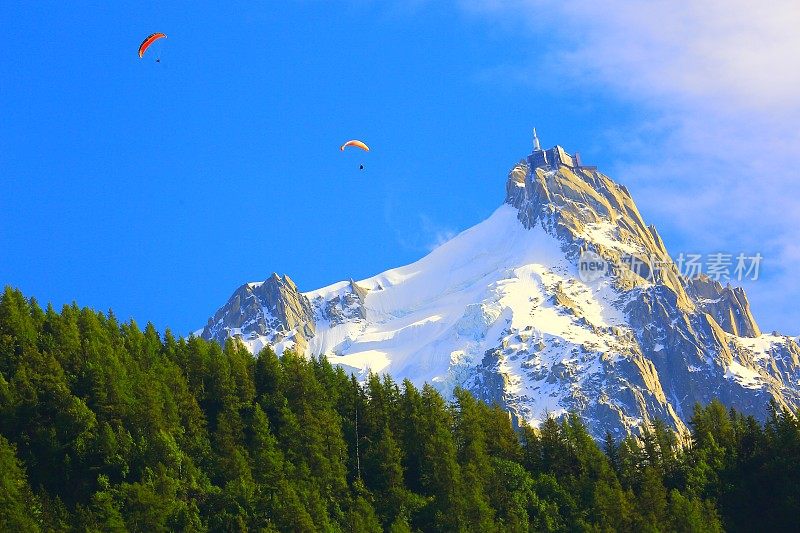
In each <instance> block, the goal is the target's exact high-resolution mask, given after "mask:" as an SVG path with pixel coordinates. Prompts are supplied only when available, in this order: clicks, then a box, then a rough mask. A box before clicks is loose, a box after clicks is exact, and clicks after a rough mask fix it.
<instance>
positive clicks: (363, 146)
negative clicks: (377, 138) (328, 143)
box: [339, 139, 369, 170]
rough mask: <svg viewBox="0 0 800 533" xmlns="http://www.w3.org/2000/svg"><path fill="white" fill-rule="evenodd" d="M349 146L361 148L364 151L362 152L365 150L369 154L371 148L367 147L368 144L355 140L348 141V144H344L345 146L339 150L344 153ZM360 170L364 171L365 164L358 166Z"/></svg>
mask: <svg viewBox="0 0 800 533" xmlns="http://www.w3.org/2000/svg"><path fill="white" fill-rule="evenodd" d="M348 146H353V147H355V148H361V149H362V150H364V151H365V152H369V146H367V145H366V144H364V143H363V142H361V141H359V140H356V139H353V140H352V141H347V142H346V143H344V144H343V145H342V146H341V147H340V148H339V150H341V151H342V152H344V149H345V148H347V147H348ZM358 170H364V164H363V163H362V164H360V165H358Z"/></svg>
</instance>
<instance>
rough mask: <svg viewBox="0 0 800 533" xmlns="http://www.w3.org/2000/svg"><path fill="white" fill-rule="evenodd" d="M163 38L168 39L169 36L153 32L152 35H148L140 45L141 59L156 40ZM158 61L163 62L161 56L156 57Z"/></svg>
mask: <svg viewBox="0 0 800 533" xmlns="http://www.w3.org/2000/svg"><path fill="white" fill-rule="evenodd" d="M162 38H163V39H166V38H167V36H166V35H164V34H163V33H153V34H151V35H148V36H147V39H145V40H144V41H142V44H140V45H139V59H141V58H142V57H144V53H145V52H146V51H147V49H148V48H150V45H151V44H153V43H154V42H156V41H157V40H159V39H162ZM156 62H157V63H160V62H161V58H156Z"/></svg>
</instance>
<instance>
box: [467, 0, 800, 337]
mask: <svg viewBox="0 0 800 533" xmlns="http://www.w3.org/2000/svg"><path fill="white" fill-rule="evenodd" d="M460 5H461V7H462V8H464V9H465V10H466V11H467V12H469V13H473V14H476V15H479V16H481V17H482V18H487V19H488V20H489V21H490V22H492V23H494V22H500V23H502V24H503V25H504V26H505V27H506V29H508V30H510V31H516V32H518V33H517V34H515V37H516V38H520V37H521V38H523V39H524V38H526V37H528V38H530V40H531V42H536V43H539V44H541V46H538V47H537V48H538V49H540V50H544V53H542V54H541V55H537V56H532V57H531V62H532V64H529V65H508V64H498V65H497V69H498V72H511V73H514V76H513V80H512V81H517V82H522V83H525V82H526V80H528V81H533V80H535V79H536V76H535V72H536V70H537V69H541V68H542V67H543V66H546V67H547V69H548V72H550V73H555V75H556V77H557V78H558V80H559V81H558V82H556V83H557V85H558V87H559V90H561V91H563V90H564V87H569V86H576V85H577V86H580V87H582V88H583V89H590V90H598V88H599V90H602V91H604V92H605V93H606V94H610V95H612V96H613V97H615V98H617V99H619V100H620V101H622V102H628V103H633V104H636V105H637V106H641V108H642V111H643V112H642V117H643V119H642V122H641V123H639V124H638V125H635V127H634V128H633V131H631V129H630V124H626V126H625V128H626V129H625V130H624V131H622V130H612V131H605V132H598V133H602V134H604V135H606V137H607V138H608V139H609V141H611V140H614V141H620V140H624V142H625V143H628V144H630V145H631V148H630V150H628V151H625V152H620V153H623V154H624V156H622V157H620V161H619V163H618V164H617V166H616V168H614V169H611V170H612V172H613V175H614V176H615V177H617V178H618V179H620V180H621V181H625V182H626V183H629V184H630V185H631V188H632V190H633V192H634V196H635V197H636V199H637V202H638V204H639V206H640V209H641V210H642V211H643V212H645V214H648V215H652V217H654V218H655V219H656V220H657V221H658V222H659V225H660V226H662V230H663V229H664V228H663V226H664V225H667V226H668V228H667V232H668V233H669V234H670V235H677V238H676V240H678V241H680V242H679V243H678V244H679V245H680V246H684V247H694V248H695V250H688V251H698V252H701V251H718V250H720V249H726V250H730V251H732V252H739V251H742V252H751V251H760V252H761V253H762V254H763V255H764V256H765V267H764V268H765V269H771V273H769V272H768V273H767V274H766V275H765V277H764V279H763V280H761V281H759V282H758V286H757V287H756V286H755V285H753V286H751V288H750V293H751V299H752V300H753V305H754V308H755V310H756V313H757V315H756V316H757V318H759V321H760V322H761V323H762V325H763V327H764V328H765V329H775V328H778V329H784V330H786V331H788V332H791V333H795V334H797V333H798V332H800V306H799V305H797V302H798V301H800V276H796V275H795V274H794V272H793V271H794V269H795V265H797V264H798V259H800V258H799V257H798V255H800V254H798V252H797V245H796V239H795V235H796V231H797V230H796V228H798V227H800V199H798V191H800V126H798V125H799V124H800V60H799V59H798V50H800V4H798V3H797V1H796V0H790V1H787V0H777V1H773V2H769V3H762V4H761V5H759V4H756V3H753V2H744V1H741V0H728V1H709V0H705V1H702V0H701V1H694V2H674V1H669V2H668V1H660V0H659V1H654V2H633V1H626V0H612V1H610V2H594V1H591V0H572V1H566V2H549V1H542V0H506V1H501V0H462V1H461V2H460ZM526 69H528V70H529V71H530V72H531V75H530V78H528V77H527V76H526V75H525V74H523V72H525V70H526ZM564 81H569V82H571V83H569V84H567V83H563V82H564ZM508 82H509V81H508V79H505V80H503V83H508ZM644 117H647V118H646V119H645V118H644ZM653 117H656V118H655V120H653ZM645 120H646V121H645ZM667 244H668V245H669V244H670V243H669V242H668V243H667Z"/></svg>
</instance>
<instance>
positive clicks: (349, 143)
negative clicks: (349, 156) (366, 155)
mask: <svg viewBox="0 0 800 533" xmlns="http://www.w3.org/2000/svg"><path fill="white" fill-rule="evenodd" d="M348 146H355V147H356V148H361V149H362V150H364V151H365V152H369V146H367V145H366V144H364V143H363V142H361V141H357V140H355V139H353V140H352V141H347V142H346V143H344V144H343V145H342V146H341V148H339V150H341V151H343V152H344V149H345V148H346V147H348Z"/></svg>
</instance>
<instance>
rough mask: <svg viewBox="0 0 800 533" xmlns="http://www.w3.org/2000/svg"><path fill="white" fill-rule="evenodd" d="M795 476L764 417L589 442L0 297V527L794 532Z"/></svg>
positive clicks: (706, 411)
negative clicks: (682, 436)
mask: <svg viewBox="0 0 800 533" xmlns="http://www.w3.org/2000/svg"><path fill="white" fill-rule="evenodd" d="M798 479H800V424H798V420H797V418H796V417H795V416H794V415H793V414H791V413H784V412H777V411H776V410H775V409H773V410H772V415H771V417H770V418H769V419H768V420H766V421H765V422H764V423H763V424H762V423H759V422H758V421H756V420H755V419H753V418H749V417H744V416H742V415H740V414H738V413H736V412H734V411H728V410H727V409H726V408H725V407H724V406H722V405H721V404H719V403H716V402H715V403H712V404H710V405H708V406H705V407H700V406H698V407H697V408H696V409H695V413H694V416H693V418H692V439H691V444H690V445H689V446H687V447H685V448H679V447H678V446H677V444H676V438H675V435H673V434H672V433H671V432H670V431H669V430H667V429H666V426H665V425H663V424H655V425H654V426H653V427H651V428H650V429H649V430H647V431H646V432H645V433H644V435H642V436H641V438H638V439H635V438H631V437H629V438H626V439H624V440H622V441H615V440H614V439H613V438H611V437H610V436H609V437H608V438H607V439H606V442H605V443H604V444H602V445H598V443H596V442H595V441H594V440H592V438H591V437H590V436H589V434H588V433H587V431H586V429H585V427H584V425H583V424H582V422H581V420H580V419H578V418H577V417H575V416H571V417H567V418H566V419H563V420H554V419H552V418H551V419H548V420H546V421H545V422H544V424H543V425H542V427H541V428H539V429H535V430H534V429H531V428H527V427H523V428H521V429H520V430H519V431H515V430H514V428H513V427H512V424H511V421H510V419H509V417H508V415H507V414H506V413H505V412H504V411H503V410H501V409H500V408H498V407H491V406H487V405H485V404H483V403H481V402H478V401H476V400H475V399H474V398H473V397H472V396H471V395H470V394H468V393H466V392H463V391H458V392H457V393H456V397H455V401H454V402H453V403H452V404H451V403H448V402H447V401H445V400H444V399H443V398H442V397H441V396H440V395H439V394H438V393H437V392H436V391H435V389H434V388H433V387H431V386H427V385H426V386H424V387H423V388H422V389H421V390H420V389H418V388H416V387H414V386H413V385H412V384H411V383H410V382H404V383H402V384H397V383H395V382H393V381H392V379H391V378H390V377H388V376H383V377H379V376H374V375H373V376H371V377H370V378H369V379H368V380H367V382H366V383H364V384H359V383H358V382H357V381H356V380H355V379H354V378H353V377H351V376H348V375H346V374H345V373H344V372H343V371H342V370H341V368H335V367H332V366H331V365H330V364H329V363H328V362H327V360H325V359H322V360H313V359H312V360H306V359H304V358H301V357H298V356H297V355H295V354H292V353H286V354H285V355H284V356H283V357H281V358H279V357H277V356H276V355H275V354H274V353H273V352H272V351H271V350H269V349H265V350H263V351H261V352H260V353H259V354H258V355H257V356H256V357H255V358H254V357H253V356H252V355H251V354H250V353H249V352H248V351H247V350H246V349H245V348H244V347H243V346H241V345H240V344H236V343H235V342H229V343H228V344H227V345H226V346H225V347H224V349H223V348H221V347H220V346H219V345H217V344H215V343H211V342H206V341H203V340H201V339H198V338H193V337H191V338H189V339H183V338H180V339H178V338H175V337H174V336H173V335H172V334H170V333H169V332H166V333H164V334H163V335H161V334H159V332H157V331H156V330H155V328H154V327H153V326H152V325H149V324H148V325H147V326H146V327H145V328H144V330H141V329H139V328H138V327H137V325H136V324H135V323H133V322H130V323H124V324H121V323H119V322H118V321H117V319H116V318H115V317H114V316H113V314H112V313H109V314H107V315H106V314H103V313H98V312H95V311H93V310H90V309H86V308H84V309H81V308H79V307H77V306H76V305H72V306H65V307H64V308H63V309H62V310H61V311H60V312H57V311H55V310H54V309H52V308H51V307H48V308H47V309H42V308H41V307H40V306H39V305H38V304H37V303H36V302H35V301H33V300H27V299H26V298H25V297H24V296H23V295H22V294H21V293H20V292H19V291H16V290H12V289H10V288H6V290H5V292H4V293H3V295H2V299H0V531H9V530H16V531H37V530H41V531H125V530H130V531H148V532H151V531H206V530H212V531H381V530H387V531H395V532H400V531H416V530H420V531H583V530H587V531H719V530H721V529H723V528H724V529H727V530H742V531H745V530H774V529H791V528H793V527H795V526H796V521H797V517H798V516H800V514H798V513H800V488H798V483H797V480H798Z"/></svg>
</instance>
